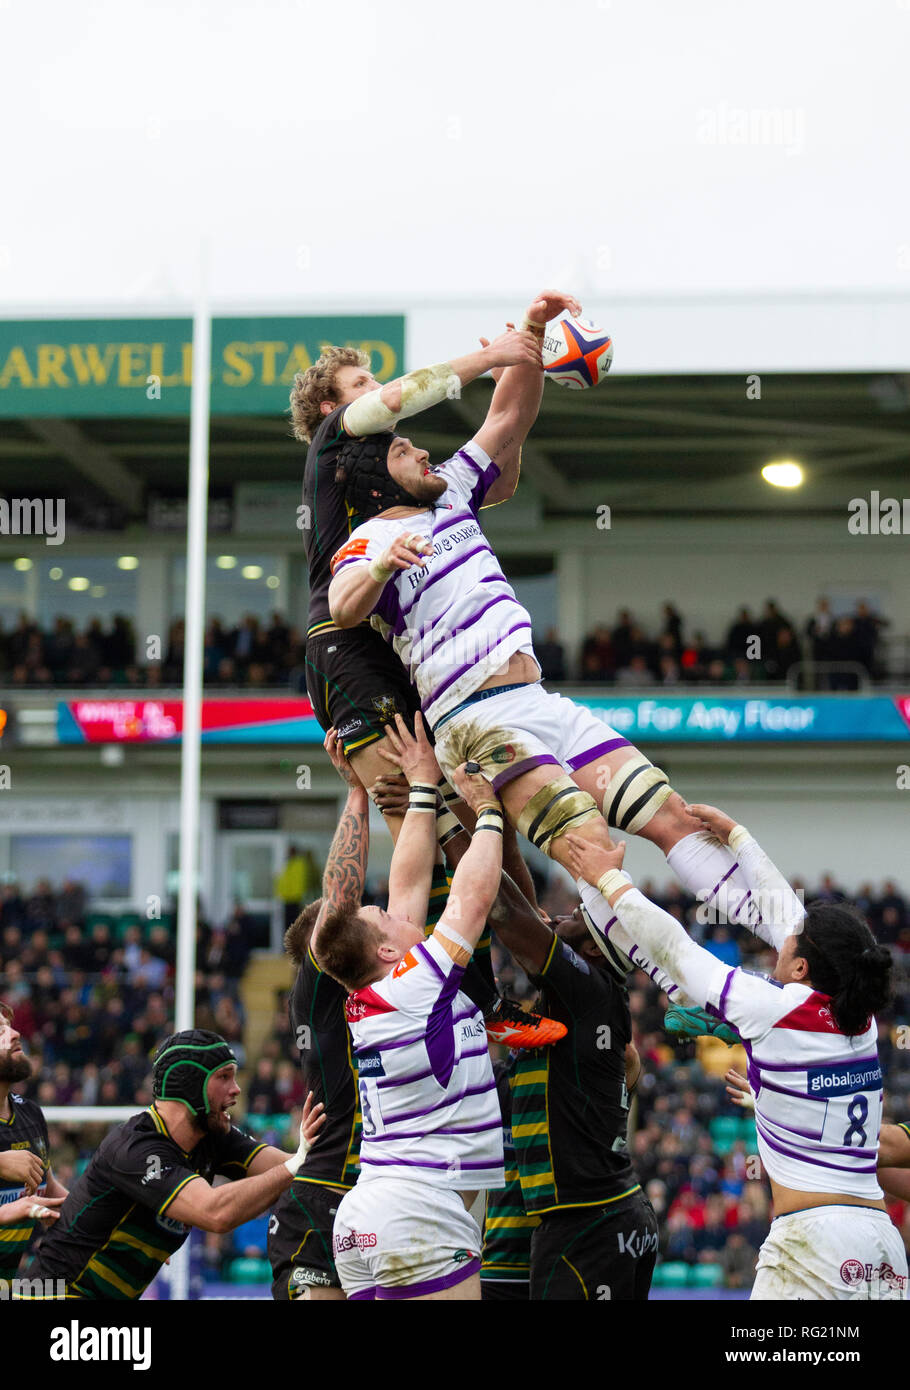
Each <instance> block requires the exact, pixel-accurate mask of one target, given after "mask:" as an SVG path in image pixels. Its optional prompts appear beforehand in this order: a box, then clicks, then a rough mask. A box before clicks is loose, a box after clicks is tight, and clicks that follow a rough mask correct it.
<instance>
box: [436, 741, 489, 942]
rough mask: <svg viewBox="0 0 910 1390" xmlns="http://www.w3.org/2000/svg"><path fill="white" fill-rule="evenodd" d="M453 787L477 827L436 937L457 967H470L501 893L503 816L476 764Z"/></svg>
mask: <svg viewBox="0 0 910 1390" xmlns="http://www.w3.org/2000/svg"><path fill="white" fill-rule="evenodd" d="M468 769H471V771H468ZM452 783H453V785H454V787H455V790H456V791H457V792H458V793H459V795H460V796H461V799H462V801H464V802H465V803H466V805H468V806H470V808H471V810H472V811H473V812H474V813H475V815H476V816H477V824H476V826H475V828H474V834H473V836H472V837H471V843H470V846H469V847H468V849H467V851H466V852H465V855H464V858H463V859H462V860H461V862H460V864H459V865H458V868H457V869H456V870H455V877H454V878H453V880H452V887H451V889H450V890H449V899H448V902H447V903H446V907H445V911H444V912H443V914H442V917H441V918H440V919H439V922H438V923H437V926H436V930H435V931H434V933H433V937H434V939H435V940H437V941H438V942H439V944H440V945H441V946H442V948H443V950H444V951H445V952H446V953H447V954H448V955H449V956H451V957H452V959H453V960H454V961H455V963H456V964H457V965H467V963H468V961H469V960H470V959H471V953H472V952H473V950H474V947H475V946H476V945H477V943H478V941H479V940H480V938H481V936H482V934H483V929H484V926H485V925H486V920H487V917H488V916H489V913H490V908H491V907H492V906H493V902H494V900H495V898H496V895H497V893H498V892H499V884H500V879H501V876H502V821H503V816H502V806H501V805H500V803H499V801H498V799H497V796H496V793H495V792H494V790H493V788H492V786H491V785H490V783H489V782H488V781H487V779H486V778H485V777H484V776H483V774H482V773H481V771H480V769H479V768H478V767H477V764H476V763H464V764H462V766H461V767H460V768H459V769H458V770H457V772H454V773H453V774H452Z"/></svg>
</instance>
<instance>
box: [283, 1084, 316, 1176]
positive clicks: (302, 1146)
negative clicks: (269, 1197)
mask: <svg viewBox="0 0 910 1390" xmlns="http://www.w3.org/2000/svg"><path fill="white" fill-rule="evenodd" d="M325 1121H326V1113H325V1106H324V1105H323V1103H322V1101H319V1102H318V1103H317V1104H316V1105H314V1104H313V1092H312V1091H310V1092H309V1094H308V1095H307V1098H306V1100H305V1101H304V1103H303V1110H302V1111H301V1115H300V1142H299V1143H298V1145H297V1152H296V1153H295V1154H294V1155H293V1157H292V1158H287V1159H285V1162H284V1166H285V1168H287V1170H288V1172H289V1173H290V1174H291V1176H292V1177H296V1176H297V1173H298V1170H299V1169H300V1168H301V1166H302V1164H303V1160H304V1159H305V1158H306V1156H307V1154H308V1153H309V1151H310V1149H311V1148H312V1147H313V1145H314V1144H315V1143H316V1140H317V1139H318V1138H319V1131H320V1130H321V1129H322V1126H323V1125H324V1124H325Z"/></svg>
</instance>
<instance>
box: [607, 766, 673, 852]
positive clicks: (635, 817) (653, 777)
mask: <svg viewBox="0 0 910 1390" xmlns="http://www.w3.org/2000/svg"><path fill="white" fill-rule="evenodd" d="M672 792H673V788H672V787H671V786H670V781H669V778H668V777H667V774H666V773H665V772H663V771H662V770H661V769H660V768H659V767H655V766H654V764H653V763H652V762H649V761H648V759H647V758H646V757H645V756H644V754H643V753H638V752H636V753H635V755H634V757H632V758H629V759H628V761H627V762H624V763H623V765H622V767H621V768H620V769H619V771H618V772H615V773H614V774H613V777H612V778H611V779H610V781H609V783H608V784H607V790H606V791H605V793H604V799H603V813H604V820H605V821H606V822H607V824H608V825H615V826H616V828H617V829H618V830H625V831H628V833H629V834H630V835H637V834H638V832H639V831H640V830H642V829H644V827H645V826H646V825H647V824H648V821H649V820H651V818H652V816H654V815H656V814H657V812H658V811H659V810H660V808H661V806H663V804H664V802H665V801H666V800H667V798H668V797H669V796H670V795H672Z"/></svg>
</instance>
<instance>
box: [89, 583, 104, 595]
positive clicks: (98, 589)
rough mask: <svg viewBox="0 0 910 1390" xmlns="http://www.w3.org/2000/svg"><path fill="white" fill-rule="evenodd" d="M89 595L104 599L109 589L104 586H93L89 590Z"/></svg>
mask: <svg viewBox="0 0 910 1390" xmlns="http://www.w3.org/2000/svg"><path fill="white" fill-rule="evenodd" d="M89 593H90V594H91V596H92V598H104V595H105V594H106V593H107V589H106V587H105V585H104V584H93V585H92V587H91V589H90V590H89Z"/></svg>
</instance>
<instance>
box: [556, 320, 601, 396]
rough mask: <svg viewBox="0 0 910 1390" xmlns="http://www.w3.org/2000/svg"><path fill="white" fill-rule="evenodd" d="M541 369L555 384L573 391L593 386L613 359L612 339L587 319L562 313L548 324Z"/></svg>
mask: <svg viewBox="0 0 910 1390" xmlns="http://www.w3.org/2000/svg"><path fill="white" fill-rule="evenodd" d="M542 352H543V369H544V372H545V373H546V375H547V376H548V377H549V378H550V380H551V381H555V382H556V385H557V386H569V387H571V388H572V390H574V391H580V390H583V389H584V388H585V387H587V386H596V385H597V383H598V382H599V381H602V380H603V378H604V377H605V376H606V374H607V372H608V371H609V370H610V366H611V364H612V362H613V340H612V338H611V337H610V335H609V333H605V332H604V331H603V329H602V328H598V327H597V326H596V324H593V323H592V322H591V320H590V319H583V318H575V317H574V316H573V315H571V314H563V315H561V316H560V317H559V318H558V319H554V320H553V322H552V323H548V324H547V328H546V332H545V333H544V339H543V346H542Z"/></svg>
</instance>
